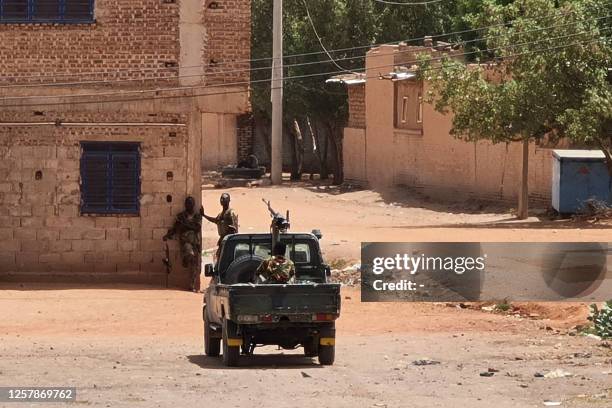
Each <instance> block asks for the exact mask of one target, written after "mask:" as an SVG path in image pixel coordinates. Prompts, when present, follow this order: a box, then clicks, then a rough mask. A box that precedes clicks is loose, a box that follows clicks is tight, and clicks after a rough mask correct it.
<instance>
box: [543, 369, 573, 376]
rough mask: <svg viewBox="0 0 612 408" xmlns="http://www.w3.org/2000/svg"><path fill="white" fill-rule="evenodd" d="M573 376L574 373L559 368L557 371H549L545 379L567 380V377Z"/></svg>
mask: <svg viewBox="0 0 612 408" xmlns="http://www.w3.org/2000/svg"><path fill="white" fill-rule="evenodd" d="M572 376H573V374H572V373H570V372H567V371H564V370H562V369H560V368H557V369H556V370H553V371H549V372H548V373H546V374H544V375H543V377H544V378H565V377H572Z"/></svg>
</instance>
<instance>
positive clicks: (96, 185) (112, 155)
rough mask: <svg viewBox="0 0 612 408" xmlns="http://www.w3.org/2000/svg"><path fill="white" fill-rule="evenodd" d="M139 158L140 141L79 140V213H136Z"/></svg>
mask: <svg viewBox="0 0 612 408" xmlns="http://www.w3.org/2000/svg"><path fill="white" fill-rule="evenodd" d="M140 162H141V158H140V143H133V142H81V161H80V174H81V201H80V210H81V214H83V215H95V214H99V215H133V216H138V215H139V214H140V192H141V179H140Z"/></svg>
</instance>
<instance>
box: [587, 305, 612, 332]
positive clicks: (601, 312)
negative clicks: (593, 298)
mask: <svg viewBox="0 0 612 408" xmlns="http://www.w3.org/2000/svg"><path fill="white" fill-rule="evenodd" d="M589 320H590V321H592V322H593V328H594V331H595V334H596V335H598V336H599V337H601V338H602V339H609V338H612V300H608V301H607V302H606V304H605V305H604V306H603V307H602V308H601V309H599V308H598V307H597V305H595V304H592V305H591V315H590V316H589Z"/></svg>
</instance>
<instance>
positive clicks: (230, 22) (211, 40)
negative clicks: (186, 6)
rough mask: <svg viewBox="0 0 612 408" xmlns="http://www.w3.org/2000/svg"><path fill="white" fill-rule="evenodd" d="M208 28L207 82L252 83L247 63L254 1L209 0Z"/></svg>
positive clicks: (206, 23)
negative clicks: (214, 6)
mask: <svg viewBox="0 0 612 408" xmlns="http://www.w3.org/2000/svg"><path fill="white" fill-rule="evenodd" d="M213 4H214V5H216V7H217V8H213V7H212V5H213ZM204 26H205V27H206V33H207V35H206V41H205V48H204V53H203V56H204V62H203V63H204V65H205V66H206V73H207V77H206V78H207V83H214V84H218V83H236V82H244V81H248V80H249V78H250V74H249V71H248V69H249V66H250V65H249V63H248V62H245V60H248V59H250V58H251V1H250V0H214V1H212V0H206V1H205V9H204ZM240 61H242V62H240ZM236 71H239V72H236ZM222 72H223V73H222ZM244 85H247V84H243V86H244Z"/></svg>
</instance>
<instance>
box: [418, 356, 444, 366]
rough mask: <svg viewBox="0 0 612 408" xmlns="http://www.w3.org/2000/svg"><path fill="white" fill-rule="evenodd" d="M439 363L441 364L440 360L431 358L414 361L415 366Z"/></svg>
mask: <svg viewBox="0 0 612 408" xmlns="http://www.w3.org/2000/svg"><path fill="white" fill-rule="evenodd" d="M438 364H440V362H439V361H436V360H430V359H427V358H423V359H420V360H415V361H413V362H412V365H415V366H428V365H438Z"/></svg>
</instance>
